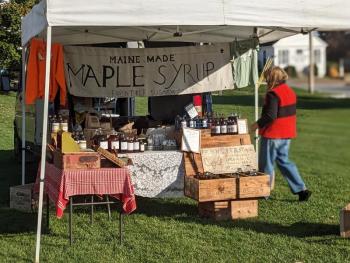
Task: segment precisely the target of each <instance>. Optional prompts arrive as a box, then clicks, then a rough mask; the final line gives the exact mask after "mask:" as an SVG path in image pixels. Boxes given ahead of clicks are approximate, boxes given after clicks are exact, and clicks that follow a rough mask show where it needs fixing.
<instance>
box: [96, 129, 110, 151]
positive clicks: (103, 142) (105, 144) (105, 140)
mask: <svg viewBox="0 0 350 263" xmlns="http://www.w3.org/2000/svg"><path fill="white" fill-rule="evenodd" d="M101 134H102V131H101ZM98 145H99V146H100V147H101V148H102V149H104V150H108V138H107V136H106V135H104V134H102V135H101V136H100V138H99V144H98Z"/></svg>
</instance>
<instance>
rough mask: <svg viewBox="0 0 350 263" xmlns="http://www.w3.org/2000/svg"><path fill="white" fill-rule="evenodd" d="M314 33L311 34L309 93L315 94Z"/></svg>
mask: <svg viewBox="0 0 350 263" xmlns="http://www.w3.org/2000/svg"><path fill="white" fill-rule="evenodd" d="M312 42H313V41H312V31H310V32H309V62H310V63H309V93H311V94H313V93H314V91H315V73H314V64H315V62H314V61H315V58H314V48H313V43H312Z"/></svg>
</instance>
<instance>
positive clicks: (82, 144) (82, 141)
mask: <svg viewBox="0 0 350 263" xmlns="http://www.w3.org/2000/svg"><path fill="white" fill-rule="evenodd" d="M78 138H79V148H80V149H81V150H86V148H87V146H86V138H85V136H84V133H83V132H82V131H81V132H79V137H78Z"/></svg>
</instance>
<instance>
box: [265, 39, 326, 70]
mask: <svg viewBox="0 0 350 263" xmlns="http://www.w3.org/2000/svg"><path fill="white" fill-rule="evenodd" d="M312 37H313V49H314V54H315V64H316V66H317V69H318V77H324V76H325V75H326V66H327V65H326V64H327V59H326V48H327V43H326V42H325V41H323V40H322V39H321V38H320V37H318V36H317V35H315V34H314V35H313V36H312ZM269 57H274V65H276V66H280V67H282V68H285V67H287V66H294V67H295V69H296V71H297V72H298V73H306V72H307V71H308V67H309V35H307V34H305V35H303V34H298V35H294V36H290V37H286V38H283V39H281V40H279V41H277V42H275V43H270V44H268V45H264V46H261V47H260V52H259V63H260V65H264V64H265V61H266V60H267V59H268V58H269Z"/></svg>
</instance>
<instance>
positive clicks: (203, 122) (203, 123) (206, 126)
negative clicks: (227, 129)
mask: <svg viewBox="0 0 350 263" xmlns="http://www.w3.org/2000/svg"><path fill="white" fill-rule="evenodd" d="M202 128H203V129H207V128H208V116H207V115H205V116H204V117H203V120H202Z"/></svg>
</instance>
